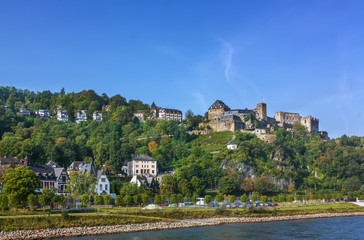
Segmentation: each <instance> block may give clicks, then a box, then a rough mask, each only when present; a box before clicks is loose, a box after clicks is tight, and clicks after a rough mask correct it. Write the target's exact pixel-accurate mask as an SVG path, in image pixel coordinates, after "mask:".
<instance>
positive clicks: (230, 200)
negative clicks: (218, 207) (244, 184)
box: [228, 195, 236, 203]
mask: <svg viewBox="0 0 364 240" xmlns="http://www.w3.org/2000/svg"><path fill="white" fill-rule="evenodd" d="M228 198H229V202H231V203H234V202H235V199H236V198H235V195H229V197H228Z"/></svg>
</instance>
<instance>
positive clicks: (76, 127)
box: [0, 87, 364, 194]
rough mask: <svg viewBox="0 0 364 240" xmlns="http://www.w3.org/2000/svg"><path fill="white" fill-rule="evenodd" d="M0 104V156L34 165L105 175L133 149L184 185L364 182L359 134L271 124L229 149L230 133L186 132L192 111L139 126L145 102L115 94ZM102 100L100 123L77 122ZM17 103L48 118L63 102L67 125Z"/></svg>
mask: <svg viewBox="0 0 364 240" xmlns="http://www.w3.org/2000/svg"><path fill="white" fill-rule="evenodd" d="M136 97H137V96H136ZM0 105H1V106H0V135H1V141H0V155H1V156H17V157H18V158H24V157H25V156H28V158H29V160H30V161H31V162H34V163H46V162H47V161H49V160H53V161H55V162H57V163H58V164H60V165H61V166H64V167H67V166H68V165H69V164H70V163H71V162H72V161H75V160H78V161H82V160H84V161H93V162H94V164H95V165H96V166H97V167H98V168H101V167H104V169H105V170H106V172H107V173H108V174H115V173H120V172H121V166H122V165H123V164H125V163H126V161H128V160H130V158H131V157H132V156H133V155H134V154H137V153H140V154H148V155H150V156H151V157H153V158H154V159H156V160H158V168H159V171H167V170H171V171H172V170H173V171H176V182H177V183H176V186H179V187H180V188H183V186H184V184H185V185H188V184H189V183H191V182H192V183H193V184H195V185H196V186H198V185H200V186H201V188H202V189H201V191H203V190H204V189H208V188H215V187H219V189H220V191H221V192H223V193H233V192H238V191H245V192H252V191H255V190H256V191H259V192H261V193H264V194H268V193H276V192H277V191H279V189H280V188H282V189H283V190H287V189H288V186H289V185H294V187H295V188H296V189H298V190H300V191H313V190H315V189H316V190H325V191H338V190H339V191H340V190H342V191H345V192H350V191H356V190H359V189H360V188H361V187H362V186H363V184H364V148H363V145H364V138H363V137H355V136H353V137H347V136H345V135H344V136H342V137H341V138H338V139H333V140H330V141H324V140H322V139H321V138H320V136H319V135H316V134H308V133H307V131H306V130H305V128H304V127H303V126H301V125H295V126H294V132H287V131H286V130H284V129H276V130H275V132H274V133H275V134H276V135H277V140H276V141H275V142H274V143H266V142H264V141H261V140H260V139H258V138H257V137H255V136H254V135H251V134H247V133H241V132H238V131H237V132H236V133H235V140H234V142H236V143H237V144H238V149H237V150H229V149H227V148H226V143H227V142H229V141H230V140H231V138H232V137H233V133H231V132H226V133H214V134H209V135H201V136H195V135H190V134H188V131H189V130H192V129H194V128H196V127H197V125H198V123H199V122H200V121H202V117H201V116H194V114H193V113H191V112H189V113H188V114H187V118H186V119H185V120H184V121H183V122H182V123H179V122H176V121H157V120H147V121H146V122H145V123H142V122H139V120H138V119H137V118H134V117H133V114H134V113H135V112H137V111H138V110H147V111H146V112H147V113H148V110H149V106H148V104H145V103H143V102H141V101H138V100H129V101H127V100H126V99H125V98H124V97H122V96H120V95H115V96H112V97H108V96H107V95H106V94H102V95H98V94H97V93H96V92H95V91H93V90H88V91H86V90H84V91H82V92H79V93H66V92H65V90H64V89H62V90H61V91H60V92H59V93H52V92H50V91H44V92H32V91H29V90H20V89H16V88H11V87H0ZM4 105H6V106H7V107H8V108H7V109H6V110H5V108H4V107H3V106H4ZM103 105H110V108H109V111H108V112H105V111H104V112H102V114H103V121H102V122H97V121H92V120H89V121H87V122H82V123H80V124H76V123H74V118H75V115H74V113H75V111H76V110H79V109H85V110H88V114H90V116H89V117H90V119H92V118H91V116H92V113H93V112H94V111H100V112H101V110H102V106H103ZM21 107H24V108H27V109H29V110H30V112H34V110H38V109H48V110H50V111H51V114H52V115H55V114H56V110H57V107H61V108H62V109H64V110H67V112H68V114H69V122H61V121H58V120H57V119H56V118H55V117H53V118H51V119H48V120H44V119H36V118H34V117H33V116H28V117H24V116H19V115H17V114H16V112H17V111H18V109H19V108H21ZM211 152H213V153H211ZM194 177H195V178H194ZM253 179H254V180H253ZM186 180H187V181H186ZM291 187H292V186H291ZM362 189H363V190H364V187H362Z"/></svg>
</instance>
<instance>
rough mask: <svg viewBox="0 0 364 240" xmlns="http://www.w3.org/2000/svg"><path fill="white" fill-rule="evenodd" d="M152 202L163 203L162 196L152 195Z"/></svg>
mask: <svg viewBox="0 0 364 240" xmlns="http://www.w3.org/2000/svg"><path fill="white" fill-rule="evenodd" d="M154 203H155V204H158V205H160V204H163V197H162V196H161V195H155V196H154Z"/></svg>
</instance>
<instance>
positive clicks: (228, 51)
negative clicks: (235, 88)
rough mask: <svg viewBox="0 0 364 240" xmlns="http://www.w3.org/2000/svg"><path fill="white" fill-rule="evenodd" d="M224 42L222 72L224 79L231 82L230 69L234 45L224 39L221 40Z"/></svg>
mask: <svg viewBox="0 0 364 240" xmlns="http://www.w3.org/2000/svg"><path fill="white" fill-rule="evenodd" d="M221 41H222V42H223V44H224V55H223V58H224V59H223V64H224V67H225V70H224V74H225V79H226V80H227V81H228V82H229V83H232V79H231V75H232V73H231V71H232V62H233V55H234V47H233V45H232V44H231V43H229V42H227V41H225V40H221Z"/></svg>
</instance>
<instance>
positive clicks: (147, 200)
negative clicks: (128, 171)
mask: <svg viewBox="0 0 364 240" xmlns="http://www.w3.org/2000/svg"><path fill="white" fill-rule="evenodd" d="M149 199H150V197H149V195H148V194H147V193H143V194H142V202H143V205H144V206H147V205H148V203H149Z"/></svg>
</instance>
